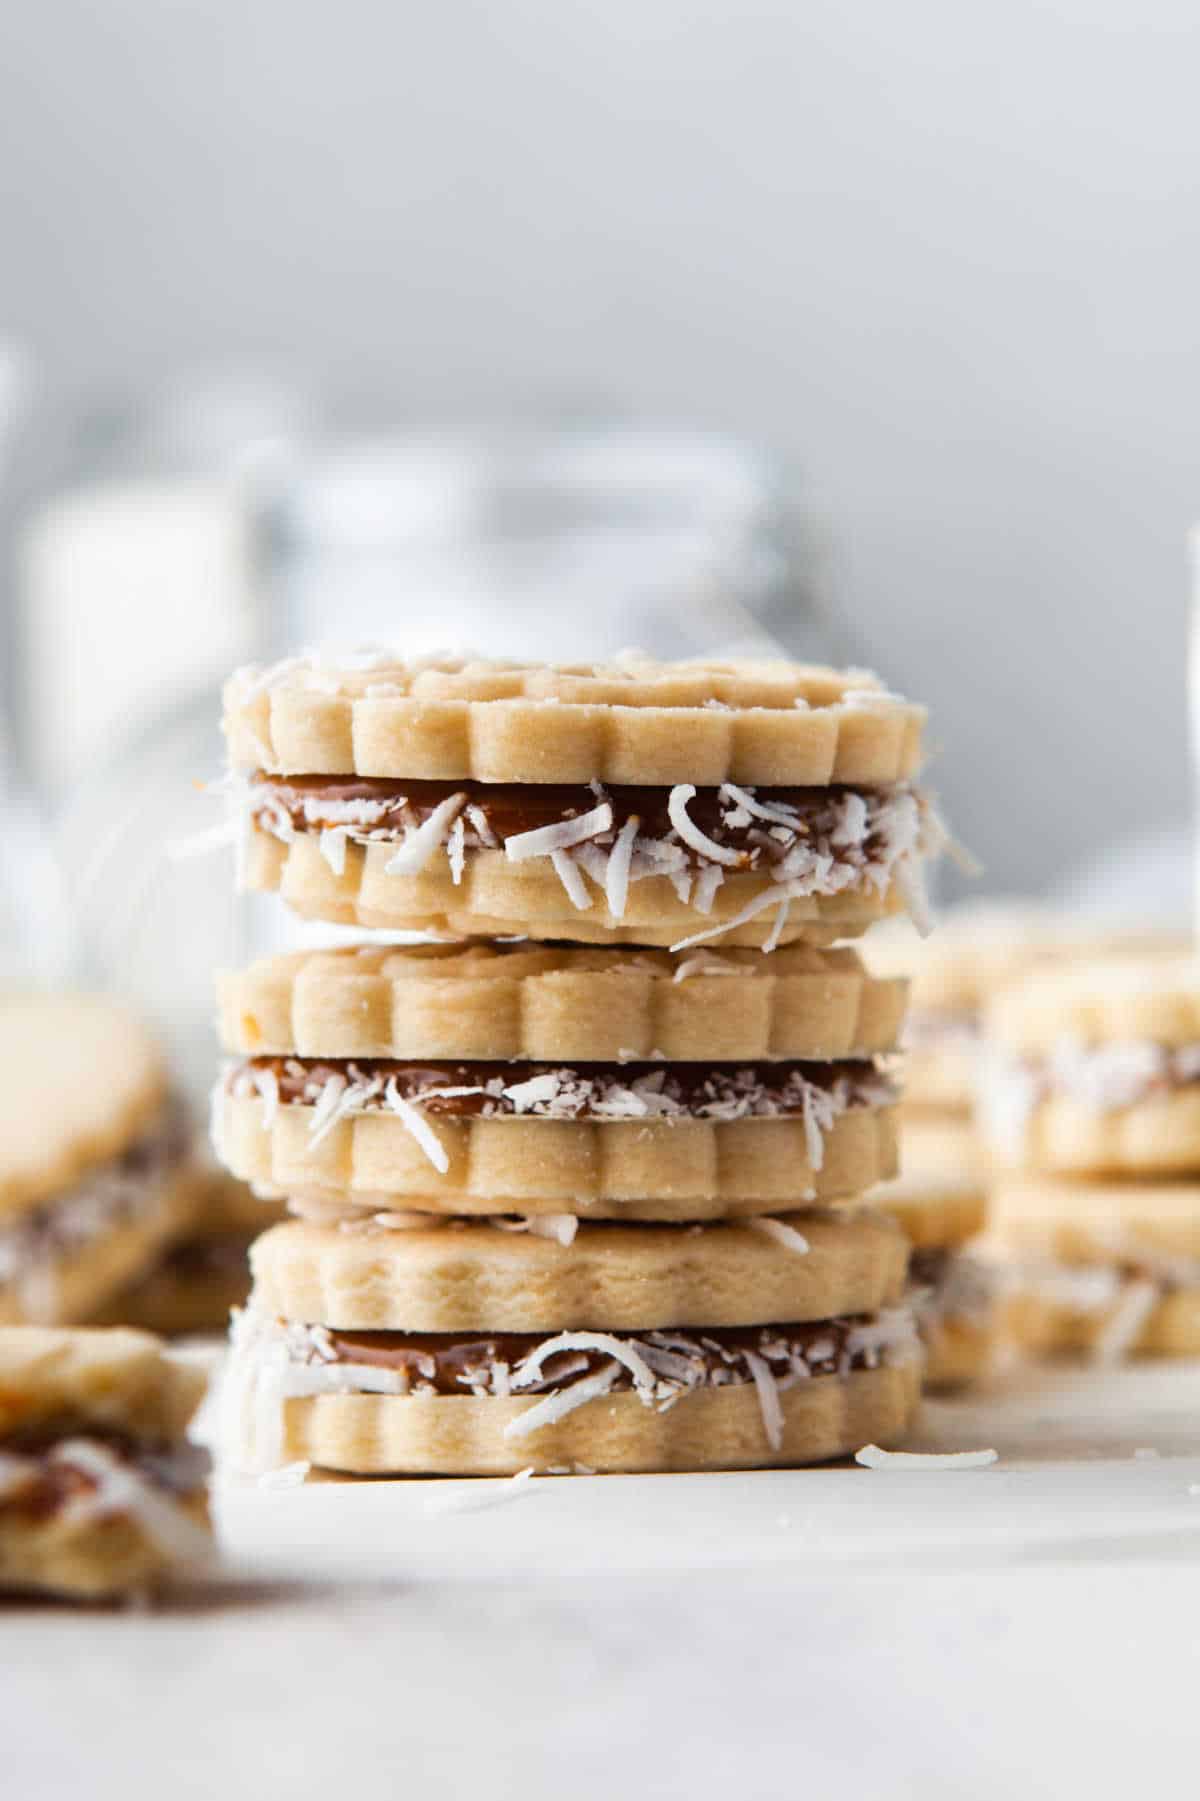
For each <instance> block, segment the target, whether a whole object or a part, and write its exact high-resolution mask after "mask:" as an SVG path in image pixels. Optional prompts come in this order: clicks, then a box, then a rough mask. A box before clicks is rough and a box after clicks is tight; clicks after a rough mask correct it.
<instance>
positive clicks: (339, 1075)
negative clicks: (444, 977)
mask: <svg viewBox="0 0 1200 1801" xmlns="http://www.w3.org/2000/svg"><path fill="white" fill-rule="evenodd" d="M228 1083H229V1086H230V1088H231V1091H232V1092H233V1093H234V1094H247V1093H257V1094H260V1095H263V1096H264V1097H265V1096H267V1095H269V1096H271V1097H272V1099H273V1100H276V1101H277V1102H278V1103H279V1104H282V1105H304V1106H312V1107H317V1106H320V1105H321V1104H322V1101H323V1097H325V1096H327V1095H328V1094H329V1093H330V1092H331V1089H332V1088H334V1087H336V1088H337V1093H338V1098H339V1100H340V1101H342V1102H344V1103H345V1108H346V1110H348V1111H365V1110H369V1109H375V1110H386V1109H387V1108H388V1106H389V1104H392V1101H393V1100H394V1098H395V1097H398V1098H399V1099H400V1100H401V1101H404V1102H409V1103H412V1104H415V1105H417V1106H419V1107H420V1108H421V1109H422V1111H424V1112H427V1113H429V1114H431V1115H446V1116H449V1117H457V1118H485V1119H491V1118H497V1117H507V1116H516V1115H521V1116H526V1117H546V1118H557V1119H643V1118H653V1117H665V1118H672V1117H679V1116H685V1115H686V1116H690V1117H693V1118H699V1119H704V1118H712V1119H738V1118H748V1117H771V1116H775V1115H788V1114H798V1115H806V1114H808V1113H810V1112H815V1114H816V1116H817V1118H818V1121H819V1122H821V1123H825V1116H826V1115H827V1114H829V1113H830V1111H831V1110H832V1111H833V1113H835V1114H836V1113H841V1112H844V1111H845V1110H846V1109H847V1108H851V1107H869V1106H887V1105H889V1104H891V1102H893V1101H894V1100H895V1099H896V1089H895V1087H894V1085H893V1084H892V1083H891V1081H890V1080H889V1079H888V1077H887V1076H886V1075H885V1074H884V1073H883V1072H882V1071H881V1070H880V1069H879V1068H878V1067H877V1066H876V1065H875V1064H874V1063H872V1062H869V1061H852V1060H843V1061H840V1062H834V1063H805V1062H796V1063H782V1062H781V1063H749V1064H734V1065H730V1066H728V1067H725V1068H722V1067H720V1066H714V1065H712V1064H707V1063H657V1062H654V1063H586V1064H576V1065H569V1066H568V1065H549V1064H540V1063H528V1064H525V1063H483V1062H480V1063H451V1062H440V1061H439V1062H429V1063H424V1062H423V1063H400V1062H392V1061H388V1060H385V1059H374V1058H356V1059H354V1060H353V1061H342V1060H337V1059H326V1058H318V1059H308V1058H298V1057H254V1058H249V1059H247V1060H246V1061H244V1062H242V1063H239V1064H237V1065H235V1066H234V1068H233V1069H232V1070H231V1072H230V1074H229V1077H228Z"/></svg>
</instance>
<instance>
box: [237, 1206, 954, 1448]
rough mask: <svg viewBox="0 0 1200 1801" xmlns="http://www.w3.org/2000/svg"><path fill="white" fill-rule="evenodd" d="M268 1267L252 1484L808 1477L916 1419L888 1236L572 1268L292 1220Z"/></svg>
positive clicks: (602, 1231) (256, 1351)
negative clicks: (294, 1465) (426, 1478)
mask: <svg viewBox="0 0 1200 1801" xmlns="http://www.w3.org/2000/svg"><path fill="white" fill-rule="evenodd" d="M251 1261H252V1264H253V1269H254V1278H255V1286H254V1292H253V1296H252V1299H251V1303H250V1306H249V1308H248V1309H247V1310H246V1312H245V1313H244V1314H243V1315H241V1317H240V1319H239V1320H238V1322H237V1323H236V1325H235V1331H234V1351H233V1356H232V1363H231V1370H230V1376H229V1380H228V1383H227V1388H226V1396H225V1408H226V1418H227V1430H228V1432H229V1434H230V1438H231V1450H232V1454H233V1457H234V1459H235V1461H236V1462H238V1463H239V1464H241V1465H242V1466H244V1467H247V1468H250V1469H258V1470H262V1469H270V1468H273V1467H276V1466H278V1465H281V1464H287V1463H290V1462H295V1461H298V1460H306V1461H309V1462H311V1463H313V1464H315V1465H317V1466H319V1467H322V1468H325V1469H331V1470H338V1471H345V1472H350V1473H356V1474H364V1475H365V1474H374V1475H382V1474H420V1473H424V1474H445V1475H450V1474H476V1475H504V1474H511V1473H515V1472H517V1471H519V1470H522V1469H526V1468H530V1467H533V1468H537V1469H546V1470H561V1469H573V1468H577V1467H582V1468H586V1469H588V1470H592V1471H616V1470H623V1471H639V1470H640V1471H658V1470H682V1469H692V1470H699V1469H734V1468H751V1467H757V1466H770V1465H785V1464H797V1463H812V1462H820V1461H823V1460H825V1459H828V1458H831V1457H838V1456H842V1455H845V1454H846V1453H847V1452H849V1451H851V1450H853V1449H855V1448H856V1447H857V1446H859V1445H861V1444H863V1443H866V1442H869V1441H870V1442H877V1443H894V1442H895V1440H896V1439H897V1438H898V1437H899V1436H901V1435H902V1434H903V1432H904V1430H905V1429H906V1427H907V1425H908V1423H909V1421H910V1419H911V1417H912V1414H913V1412H914V1410H915V1407H916V1404H917V1399H918V1390H919V1386H920V1359H919V1348H918V1344H917V1339H916V1335H915V1329H914V1325H913V1321H912V1316H911V1313H910V1312H909V1310H908V1309H907V1308H906V1307H905V1306H903V1304H902V1303H901V1294H902V1290H903V1286H904V1277H905V1265H906V1262H907V1246H906V1244H905V1241H904V1239H903V1237H902V1235H901V1234H900V1232H899V1231H898V1230H897V1228H896V1227H895V1226H894V1225H893V1224H892V1222H891V1221H889V1220H886V1219H884V1218H882V1217H881V1216H878V1215H872V1214H868V1213H863V1214H860V1215H853V1216H845V1215H842V1216H839V1217H837V1218H831V1217H829V1216H827V1215H824V1214H821V1213H819V1212H814V1213H811V1214H805V1215H797V1216H794V1217H792V1218H790V1219H771V1220H760V1221H758V1222H755V1223H754V1224H729V1225H716V1226H711V1227H693V1228H691V1229H690V1230H689V1229H683V1228H679V1227H666V1226H664V1227H654V1226H622V1225H606V1224H584V1225H582V1226H581V1227H580V1228H579V1231H578V1234H577V1236H576V1238H575V1241H574V1243H573V1244H572V1245H571V1247H570V1248H569V1249H564V1248H563V1247H562V1246H560V1245H556V1244H554V1243H552V1242H549V1241H547V1240H545V1239H542V1238H538V1237H535V1236H532V1235H520V1236H510V1235H507V1234H505V1233H502V1232H500V1231H498V1230H496V1228H495V1227H494V1226H493V1225H490V1224H487V1223H461V1222H452V1223H444V1224H442V1225H441V1227H440V1228H439V1229H437V1230H431V1229H429V1227H428V1225H426V1226H425V1227H424V1228H421V1229H413V1230H408V1231H389V1230H384V1229H379V1228H367V1229H359V1230H349V1231H347V1230H343V1231H337V1230H334V1229H331V1228H322V1227H319V1226H314V1225H310V1224H306V1223H302V1222H296V1223H291V1224H287V1225H283V1226H277V1227H275V1228H273V1229H272V1230H271V1231H270V1232H268V1233H267V1234H266V1235H265V1236H264V1237H263V1238H260V1239H259V1240H258V1242H257V1244H256V1245H255V1247H254V1250H253V1252H252V1254H251ZM564 1322H567V1324H566V1325H565V1326H564Z"/></svg>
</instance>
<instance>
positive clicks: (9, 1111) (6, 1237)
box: [0, 995, 196, 1324]
mask: <svg viewBox="0 0 1200 1801" xmlns="http://www.w3.org/2000/svg"><path fill="white" fill-rule="evenodd" d="M0 1060H2V1062H3V1068H4V1080H3V1082H0V1323H14V1324H18V1323H20V1322H22V1321H30V1320H35V1321H39V1322H44V1323H47V1324H50V1323H61V1322H69V1321H76V1320H82V1319H86V1318H87V1317H88V1316H89V1315H90V1313H91V1312H92V1311H93V1309H94V1308H96V1307H97V1306H99V1305H100V1304H102V1303H103V1301H104V1300H105V1298H106V1297H107V1296H108V1295H109V1294H112V1293H114V1292H115V1291H116V1290H117V1289H118V1288H120V1287H121V1286H122V1284H123V1283H124V1282H127V1281H128V1280H129V1279H130V1278H131V1277H132V1276H134V1275H135V1274H136V1273H137V1271H138V1270H139V1269H140V1268H142V1267H143V1266H144V1265H145V1264H146V1263H147V1262H148V1261H150V1259H151V1258H152V1257H153V1255H154V1253H155V1251H156V1249H157V1248H158V1246H159V1245H161V1244H162V1243H164V1242H165V1240H166V1239H167V1238H168V1237H169V1236H170V1235H171V1234H172V1233H173V1232H175V1231H177V1230H179V1229H180V1227H181V1226H182V1225H183V1224H184V1223H185V1222H186V1221H187V1219H188V1218H189V1217H190V1214H191V1211H192V1209H193V1207H194V1205H195V1200H196V1196H195V1190H194V1184H193V1182H192V1180H191V1168H190V1159H191V1136H190V1132H189V1130H188V1126H187V1122H186V1120H185V1118H184V1117H183V1114H182V1112H181V1110H180V1108H179V1106H178V1103H177V1102H176V1101H175V1100H174V1099H173V1097H172V1095H171V1093H170V1089H169V1086H168V1081H167V1072H166V1066H165V1063H164V1061H163V1057H162V1053H161V1051H160V1050H159V1047H158V1045H157V1044H156V1043H155V1041H154V1039H153V1038H152V1037H151V1035H150V1034H149V1033H148V1032H147V1031H146V1029H145V1027H144V1026H142V1024H141V1023H140V1022H139V1021H138V1020H137V1019H135V1018H133V1017H132V1016H131V1015H130V1014H128V1013H126V1012H125V1011H124V1009H123V1008H121V1007H118V1006H115V1005H114V1004H113V1003H111V1002H110V1001H107V1000H103V999H100V998H98V997H93V996H82V995H62V996H55V997H48V996H30V997H28V998H16V999H12V1000H8V1001H5V1002H4V1003H3V1004H0Z"/></svg>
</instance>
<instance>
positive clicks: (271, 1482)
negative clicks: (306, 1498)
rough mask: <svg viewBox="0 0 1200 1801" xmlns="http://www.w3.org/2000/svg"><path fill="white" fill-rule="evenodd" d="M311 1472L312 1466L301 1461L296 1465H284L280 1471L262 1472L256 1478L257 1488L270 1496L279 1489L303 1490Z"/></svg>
mask: <svg viewBox="0 0 1200 1801" xmlns="http://www.w3.org/2000/svg"><path fill="white" fill-rule="evenodd" d="M311 1471H312V1464H311V1463H308V1462H307V1461H305V1460H303V1459H302V1460H301V1461H299V1462H297V1463H285V1464H284V1465H283V1467H282V1469H278V1470H264V1471H263V1473H262V1475H261V1476H260V1477H259V1478H258V1486H259V1488H264V1489H266V1490H267V1492H268V1493H270V1494H274V1493H277V1492H278V1491H279V1490H281V1489H288V1488H303V1486H304V1484H305V1482H306V1481H307V1479H308V1477H309V1475H310V1473H311Z"/></svg>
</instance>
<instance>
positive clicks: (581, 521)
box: [274, 426, 847, 662]
mask: <svg viewBox="0 0 1200 1801" xmlns="http://www.w3.org/2000/svg"><path fill="white" fill-rule="evenodd" d="M274 525H275V532H274V553H275V555H274V573H275V578H276V583H277V587H276V591H275V592H276V601H277V605H276V608H275V623H276V627H277V631H278V634H279V646H278V647H279V648H280V649H281V650H282V649H284V648H289V647H292V648H294V647H295V646H296V645H297V644H320V643H325V642H329V641H331V640H337V641H340V642H341V643H343V644H345V643H347V642H349V641H357V642H375V643H382V644H385V645H388V646H389V647H390V646H395V647H398V648H403V650H404V651H405V652H406V653H407V654H411V655H424V654H428V653H430V652H432V651H435V650H440V649H447V648H449V649H462V648H469V649H472V650H477V651H479V652H481V653H483V654H490V655H503V656H508V657H518V658H520V657H529V658H540V659H543V660H549V661H561V662H580V661H586V660H591V659H598V658H604V657H609V656H612V655H614V654H615V653H616V652H618V651H620V650H623V649H628V648H630V647H636V648H638V649H640V650H644V651H646V652H648V653H649V654H651V655H654V656H661V657H686V656H712V655H725V656H728V655H743V656H778V655H779V654H781V652H782V653H786V654H787V655H790V656H796V657H801V658H804V659H808V660H813V661H824V660H828V659H831V658H832V659H839V658H844V657H845V655H846V654H847V645H846V642H845V638H844V635H843V634H841V633H839V632H838V631H836V630H835V628H834V626H833V624H832V623H831V621H830V620H829V619H828V618H827V617H826V616H825V615H824V613H823V612H822V611H821V609H820V608H819V606H818V604H817V601H816V599H815V596H814V593H813V583H812V579H811V572H810V571H809V569H807V568H806V567H805V555H806V548H805V545H804V542H803V537H802V534H801V532H800V531H799V529H798V526H797V521H796V518H795V515H794V512H793V511H792V509H791V507H790V505H789V504H788V502H787V501H786V499H785V495H784V490H783V486H782V483H781V482H780V480H779V477H778V472H777V471H776V469H775V468H774V465H773V464H772V463H771V462H770V460H769V459H768V458H766V457H765V456H763V455H762V454H760V453H759V452H757V451H755V450H753V449H751V448H749V447H748V446H746V445H744V444H740V443H737V442H735V441H733V440H731V439H727V438H722V437H714V436H704V435H699V434H692V433H685V432H655V431H651V430H648V429H637V428H632V427H623V426H603V427H601V426H596V427H591V428H584V427H581V428H578V429H574V430H565V429H546V430H542V431H537V430H530V431H491V432H485V431H480V432H475V433H470V434H465V433H459V434H453V435H450V434H441V435H432V434H431V435H428V436H424V437H420V436H406V437H397V438H395V439H392V440H390V441H389V440H381V441H375V442H368V443H360V444H358V445H351V446H346V447H342V448H338V449H334V450H331V451H327V452H325V453H323V454H321V455H318V456H316V457H313V458H309V459H307V460H306V461H304V462H303V463H302V464H301V465H300V467H299V468H298V469H297V470H296V471H295V479H294V480H293V482H292V483H291V485H290V487H289V489H288V491H287V493H286V495H285V496H284V498H283V500H282V503H281V505H280V507H279V509H278V511H277V514H276V516H275V520H274Z"/></svg>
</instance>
